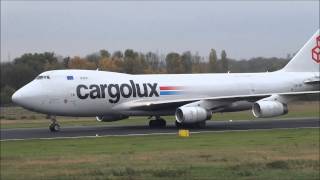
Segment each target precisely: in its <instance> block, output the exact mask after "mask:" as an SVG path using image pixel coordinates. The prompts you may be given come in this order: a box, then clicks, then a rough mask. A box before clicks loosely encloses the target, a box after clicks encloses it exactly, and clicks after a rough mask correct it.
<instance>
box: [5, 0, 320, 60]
mask: <svg viewBox="0 0 320 180" xmlns="http://www.w3.org/2000/svg"><path fill="white" fill-rule="evenodd" d="M318 28H319V1H308V2H304V1H300V2H297V1H294V2H290V1H281V2H276V1H271V2H266V1H265V2H254V1H239V2H236V1H227V2H222V1H221V2H220V1H202V2H196V1H191V2H190V1H187V2H183V1H174V2H169V1H162V2H161V1H151V2H145V1H138V2H130V1H122V2H115V1H94V2H90V1H67V2H63V1H45V2H40V1H32V2H19V1H14V2H10V1H9V2H8V1H1V60H2V61H7V60H8V58H9V57H10V58H11V59H14V58H15V57H17V56H20V55H22V54H23V53H29V52H32V53H34V52H44V51H50V52H55V53H56V54H59V55H63V56H76V55H79V56H85V55H87V54H90V53H92V52H97V51H98V50H100V49H107V50H109V51H111V52H113V51H115V50H125V49H127V48H132V49H134V50H137V51H140V52H147V51H153V52H158V53H160V54H161V53H168V52H171V51H176V52H179V53H181V52H183V51H187V50H190V51H192V52H199V53H200V55H203V56H208V53H209V51H210V49H211V48H215V49H217V50H218V52H220V51H221V50H222V49H225V50H226V51H227V54H228V56H229V57H231V58H236V59H242V58H251V57H257V56H264V57H274V56H276V57H286V55H287V53H294V52H296V51H297V50H299V48H300V47H301V46H302V45H303V44H304V43H305V42H306V41H307V40H308V39H309V38H310V36H311V35H312V34H313V33H314V32H315V31H316V30H317V29H318Z"/></svg>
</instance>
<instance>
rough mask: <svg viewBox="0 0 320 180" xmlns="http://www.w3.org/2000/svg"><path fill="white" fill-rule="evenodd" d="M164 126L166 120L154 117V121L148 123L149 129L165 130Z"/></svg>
mask: <svg viewBox="0 0 320 180" xmlns="http://www.w3.org/2000/svg"><path fill="white" fill-rule="evenodd" d="M166 125H167V122H166V120H164V119H162V118H161V117H160V116H155V119H153V120H150V121H149V127H150V128H165V127H166Z"/></svg>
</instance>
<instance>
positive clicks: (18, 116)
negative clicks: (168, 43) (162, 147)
mask: <svg viewBox="0 0 320 180" xmlns="http://www.w3.org/2000/svg"><path fill="white" fill-rule="evenodd" d="M319 109H320V107H319V101H318V102H317V101H314V102H295V103H294V104H289V114H287V115H285V116H281V118H282V117H283V118H291V117H319V114H320V112H319V111H320V110H319ZM0 111H1V117H0V118H1V119H0V125H1V128H31V127H48V125H49V123H50V121H49V120H48V119H46V115H43V114H39V113H34V112H31V111H28V110H25V109H23V108H20V107H1V108H0ZM57 118H58V120H59V122H60V124H61V125H62V127H66V126H86V125H97V126H99V125H101V124H104V125H106V124H107V125H147V123H148V119H147V117H131V118H129V119H126V120H122V121H116V122H97V121H96V120H95V118H77V117H57ZM164 118H165V119H166V120H168V122H173V121H174V117H173V116H168V117H164ZM213 119H214V120H217V121H221V120H222V121H223V120H230V119H232V120H248V119H254V118H253V115H252V113H251V111H242V112H234V113H216V114H214V116H213Z"/></svg>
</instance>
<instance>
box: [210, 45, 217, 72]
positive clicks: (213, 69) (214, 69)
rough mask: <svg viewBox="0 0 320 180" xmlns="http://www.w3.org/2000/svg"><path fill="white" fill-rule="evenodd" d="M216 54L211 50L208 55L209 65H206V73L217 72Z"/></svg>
mask: <svg viewBox="0 0 320 180" xmlns="http://www.w3.org/2000/svg"><path fill="white" fill-rule="evenodd" d="M217 60H218V57H217V52H216V50H214V49H211V51H210V54H209V65H208V72H211V73H213V72H217V70H218V67H217Z"/></svg>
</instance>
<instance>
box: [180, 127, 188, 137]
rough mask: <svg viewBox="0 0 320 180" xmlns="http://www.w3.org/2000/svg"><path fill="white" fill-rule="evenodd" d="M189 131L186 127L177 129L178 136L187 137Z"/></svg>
mask: <svg viewBox="0 0 320 180" xmlns="http://www.w3.org/2000/svg"><path fill="white" fill-rule="evenodd" d="M189 136H190V133H189V130H187V129H180V130H179V137H189Z"/></svg>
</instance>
